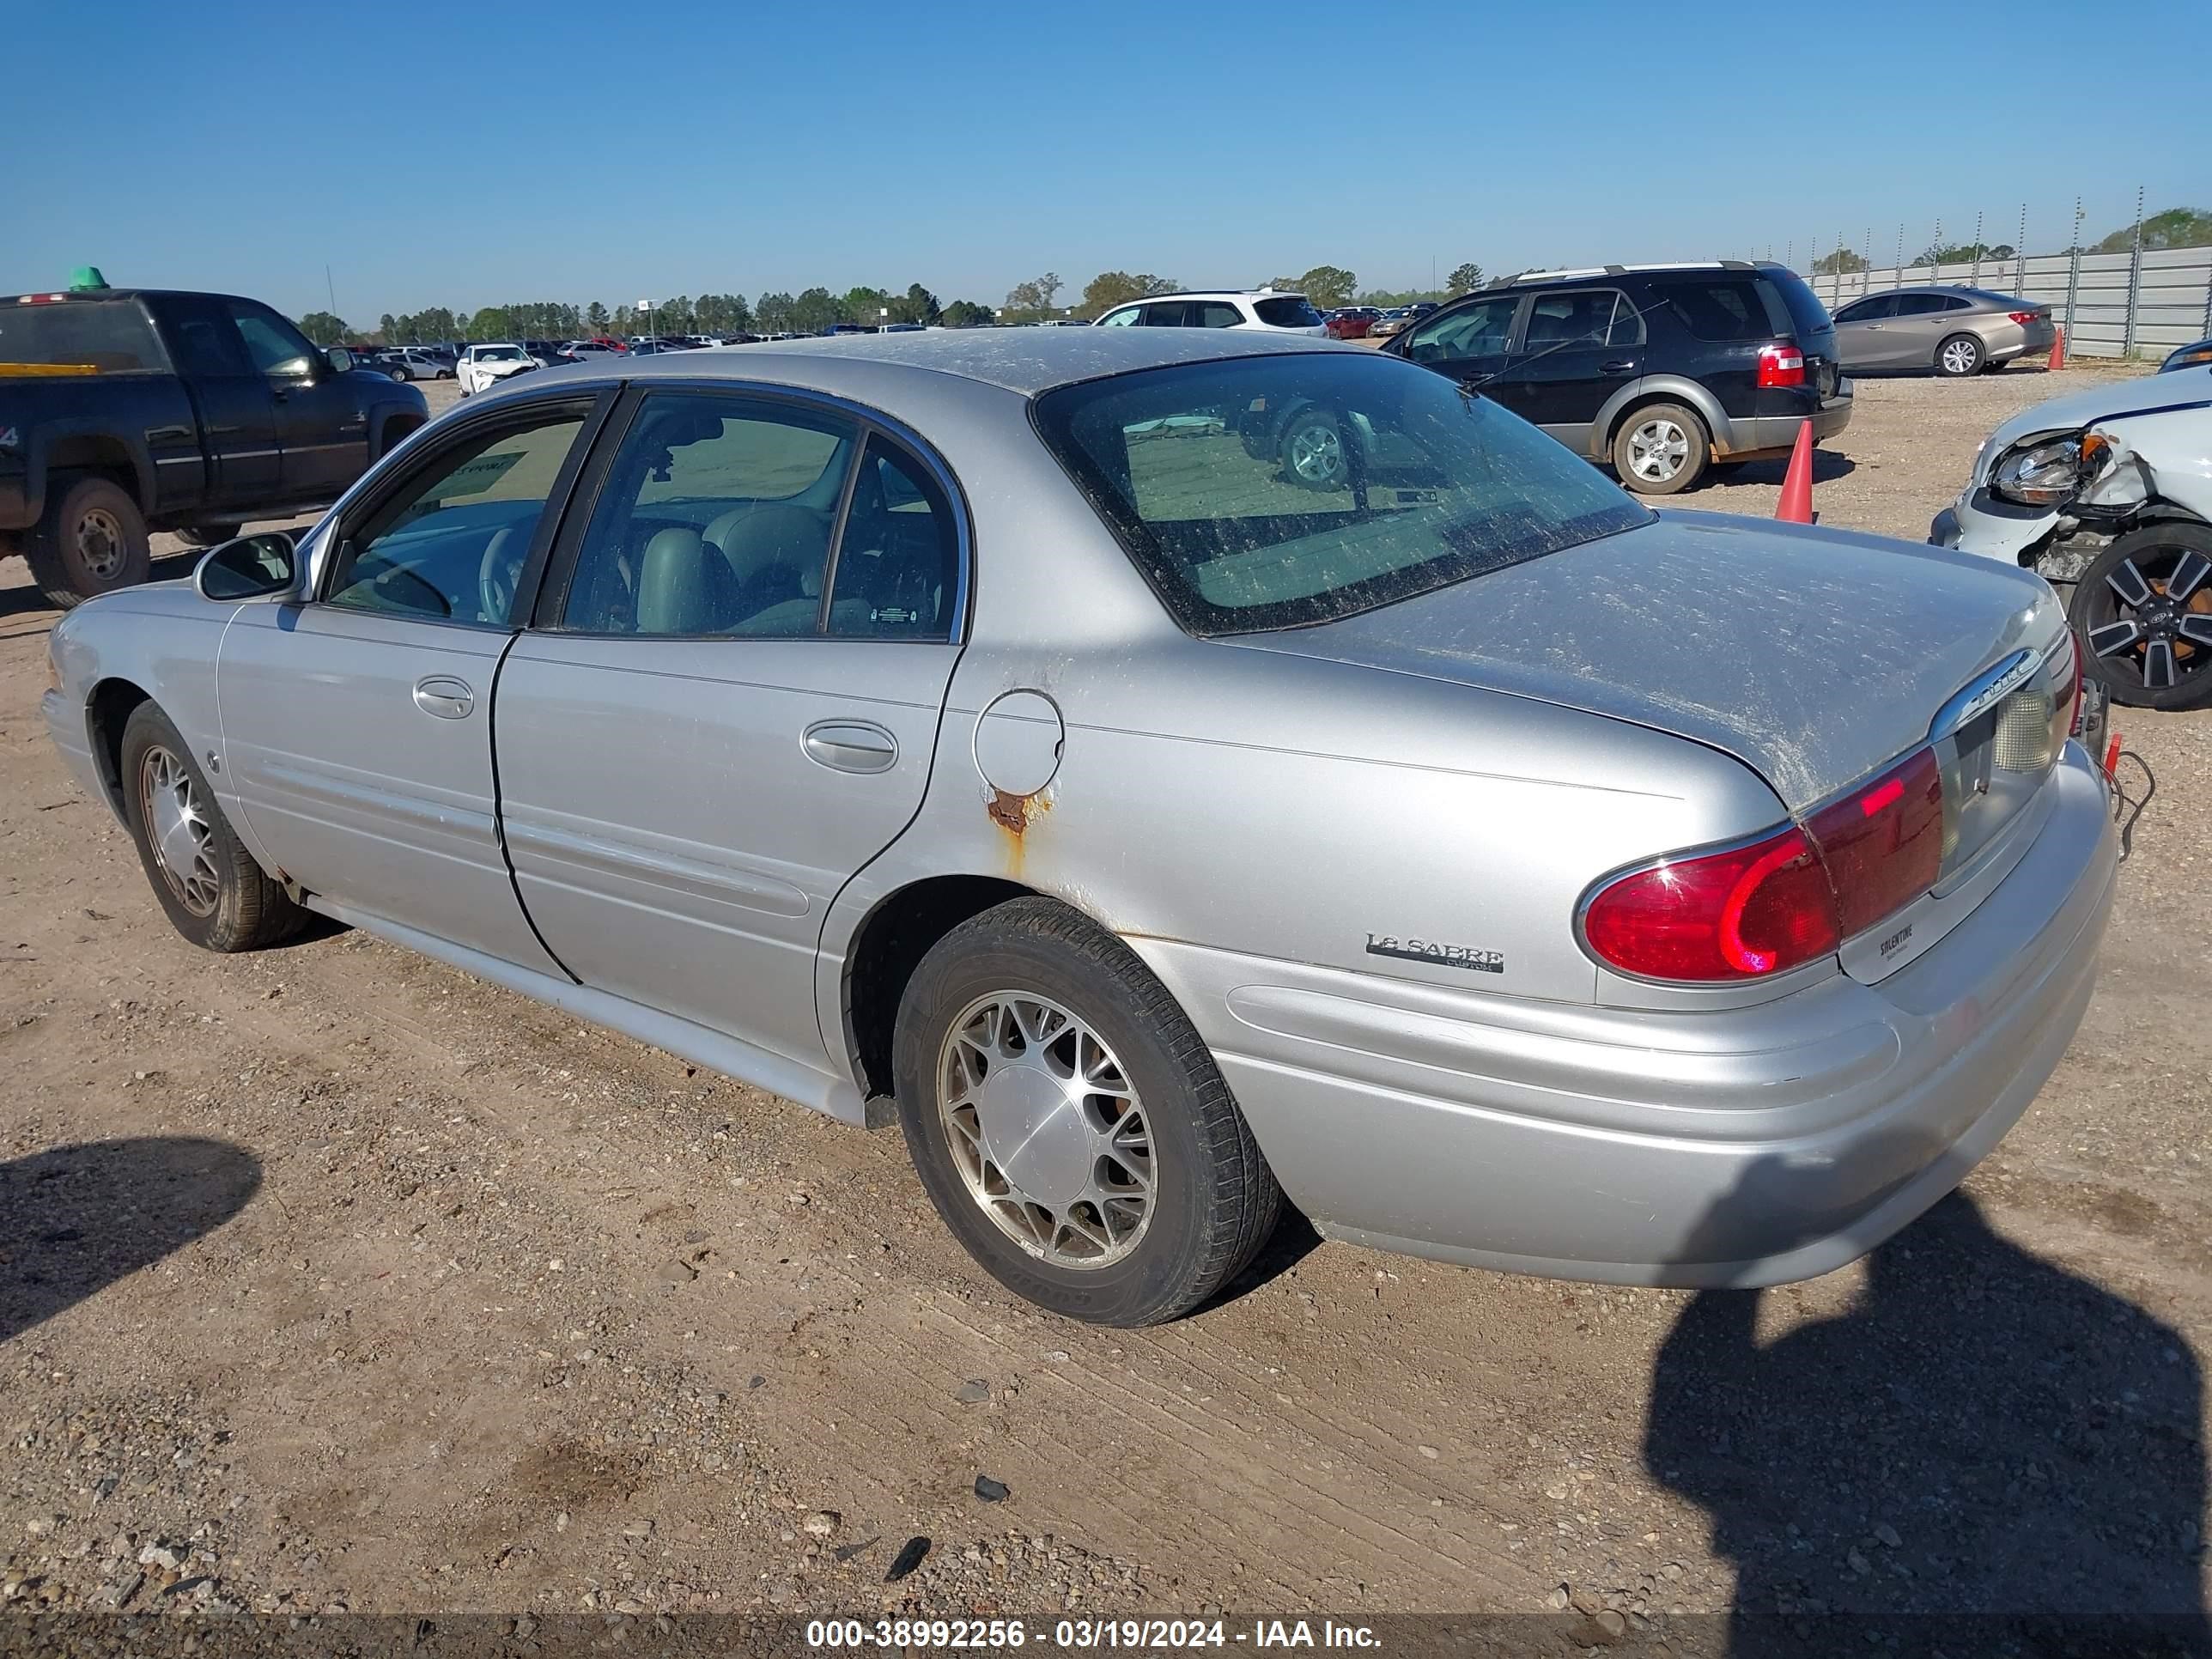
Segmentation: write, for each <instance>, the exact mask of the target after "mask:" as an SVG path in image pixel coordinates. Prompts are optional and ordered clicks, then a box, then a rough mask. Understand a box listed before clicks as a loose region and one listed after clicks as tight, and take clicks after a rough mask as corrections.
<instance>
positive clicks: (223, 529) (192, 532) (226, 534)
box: [177, 524, 246, 547]
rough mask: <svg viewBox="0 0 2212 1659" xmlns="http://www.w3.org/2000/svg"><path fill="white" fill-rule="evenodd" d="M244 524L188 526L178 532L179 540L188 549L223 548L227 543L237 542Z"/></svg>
mask: <svg viewBox="0 0 2212 1659" xmlns="http://www.w3.org/2000/svg"><path fill="white" fill-rule="evenodd" d="M245 528H246V526H244V525H242V524H188V525H185V526H182V527H181V528H180V529H179V530H178V532H177V539H178V540H179V541H180V542H182V543H184V544H185V546H187V547H221V546H222V544H224V543H225V542H231V541H236V540H237V539H238V532H240V531H241V530H243V529H245Z"/></svg>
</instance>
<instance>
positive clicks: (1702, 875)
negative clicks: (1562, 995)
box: [1583, 749, 1944, 982]
mask: <svg viewBox="0 0 2212 1659" xmlns="http://www.w3.org/2000/svg"><path fill="white" fill-rule="evenodd" d="M1943 839H1944V835H1943V780H1942V771H1941V769H1940V768H1939V767H1938V766H1937V764H1936V755H1935V751H1934V750H1928V749H1923V750H1920V751H1919V752H1918V753H1917V754H1915V755H1913V756H1912V757H1910V758H1909V759H1907V760H1905V761H1903V762H1901V763H1899V764H1898V765H1896V766H1894V767H1892V768H1891V769H1889V770H1888V771H1887V772H1885V773H1883V774H1882V775H1881V776H1880V777H1878V778H1876V779H1875V780H1874V781H1872V782H1870V783H1869V784H1867V785H1866V786H1865V787H1863V788H1861V789H1858V790H1857V791H1855V792H1854V793H1851V794H1850V795H1849V796H1848V797H1846V798H1845V799H1842V800H1840V801H1838V802H1836V803H1835V804H1834V805H1831V806H1828V807H1826V808H1824V809H1822V810H1821V811H1820V812H1818V813H1816V814H1814V817H1812V818H1811V819H1810V820H1808V822H1807V823H1805V824H1804V825H1803V826H1802V827H1800V826H1799V825H1796V824H1794V823H1793V824H1786V825H1784V827H1782V828H1781V829H1777V830H1775V831H1774V832H1773V833H1771V835H1768V836H1764V837H1762V838H1761V839H1759V840H1758V841H1756V842H1752V843H1750V844H1749V845H1748V846H1744V847H1734V848H1727V849H1725V850H1723V851H1721V852H1717V853H1707V854H1704V855H1702V856H1699V857H1695V858H1684V859H1662V860H1660V861H1659V862H1657V863H1656V864H1653V865H1650V866H1647V867H1646V868H1644V869H1641V870H1636V871H1632V872H1629V873H1628V874H1626V875H1624V876H1619V877H1616V878H1613V880H1612V881H1609V882H1607V884H1605V885H1604V886H1603V887H1601V888H1600V889H1599V890H1597V892H1596V894H1595V896H1592V897H1591V898H1590V900H1589V902H1588V903H1587V904H1585V905H1584V907H1583V939H1585V940H1586V941H1587V942H1588V944H1589V948H1590V950H1591V951H1593V952H1594V953H1595V955H1596V956H1597V957H1598V959H1599V960H1600V961H1601V962H1604V963H1607V964H1609V965H1610V966H1612V967H1614V968H1618V969H1620V970H1621V971H1622V972H1623V973H1627V974H1634V975H1638V977H1640V978H1644V979H1663V980H1684V981H1708V982H1710V981H1728V980H1745V979H1763V978H1765V977H1767V976H1769V975H1774V974H1779V973H1784V972H1786V971H1788V970H1789V969H1792V968H1796V967H1797V966H1799V965H1801V964H1802V963H1807V962H1810V961H1813V960H1814V958H1816V957H1823V956H1826V955H1828V954H1829V953H1830V952H1832V951H1834V950H1835V949H1836V947H1837V946H1838V945H1840V944H1842V943H1843V941H1844V940H1845V939H1849V938H1850V937H1851V936H1852V935H1853V934H1855V933H1861V932H1863V931H1864V930H1865V929H1866V928H1869V927H1873V926H1874V925H1875V923H1876V922H1878V921H1881V919H1882V918H1883V917H1885V916H1887V915H1893V914H1894V913H1895V912H1896V911H1898V910H1899V909H1901V908H1904V907H1905V905H1907V904H1909V903H1911V902H1912V901H1913V900H1914V899H1916V898H1917V897H1919V896H1920V895H1921V894H1923V893H1924V892H1926V891H1927V890H1929V888H1930V887H1932V886H1934V885H1935V884H1936V873H1937V872H1938V871H1939V870H1940V869H1941V868H1942V862H1943Z"/></svg>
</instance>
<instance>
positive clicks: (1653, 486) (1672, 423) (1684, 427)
mask: <svg viewBox="0 0 2212 1659" xmlns="http://www.w3.org/2000/svg"><path fill="white" fill-rule="evenodd" d="M1669 428H1671V430H1672V431H1673V433H1674V436H1673V437H1668V435H1667V434H1668V429H1669ZM1712 453H1713V435H1712V432H1711V429H1710V428H1708V427H1707V426H1706V425H1705V422H1704V420H1703V419H1701V418H1700V417H1699V414H1698V411H1697V410H1694V409H1689V408H1686V407H1685V406H1684V405H1682V404H1644V406H1643V407H1642V408H1641V409H1632V410H1629V411H1628V413H1627V415H1626V416H1624V417H1623V418H1622V420H1621V422H1620V430H1619V431H1617V432H1615V433H1614V434H1613V472H1614V473H1615V474H1616V475H1617V476H1618V477H1620V482H1621V483H1623V484H1624V485H1625V486H1626V487H1627V488H1628V489H1632V490H1634V491H1635V492H1636V493H1637V494H1638V495H1680V493H1681V492H1682V491H1684V490H1686V489H1689V488H1690V487H1691V486H1692V485H1693V484H1695V483H1697V482H1698V480H1699V479H1700V478H1702V477H1705V471H1706V469H1707V468H1708V467H1709V466H1710V465H1711V461H1712ZM1668 465H1671V467H1672V470H1671V471H1668V470H1667V467H1668Z"/></svg>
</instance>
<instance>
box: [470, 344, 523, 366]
mask: <svg viewBox="0 0 2212 1659" xmlns="http://www.w3.org/2000/svg"><path fill="white" fill-rule="evenodd" d="M520 356H522V350H521V348H520V347H519V346H492V347H489V349H484V350H480V351H478V352H477V362H486V363H511V362H513V361H514V360H515V359H516V358H517V357H520Z"/></svg>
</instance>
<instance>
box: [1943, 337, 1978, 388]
mask: <svg viewBox="0 0 2212 1659" xmlns="http://www.w3.org/2000/svg"><path fill="white" fill-rule="evenodd" d="M1988 355H1989V354H1988V353H1987V352H1985V351H1984V350H1983V349H1982V343H1981V341H1980V340H1979V339H1978V338H1977V337H1974V336H1973V335H1972V334H1947V335H1945V336H1944V337H1943V341H1942V344H1940V345H1938V346H1937V347H1936V373H1937V374H1941V375H1942V377H1943V378H1944V379H1945V380H1963V379H1964V378H1965V377H1966V376H1967V375H1969V374H1980V373H1981V372H1982V364H1983V362H1984V361H1985V360H1986V359H1987V357H1988Z"/></svg>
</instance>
